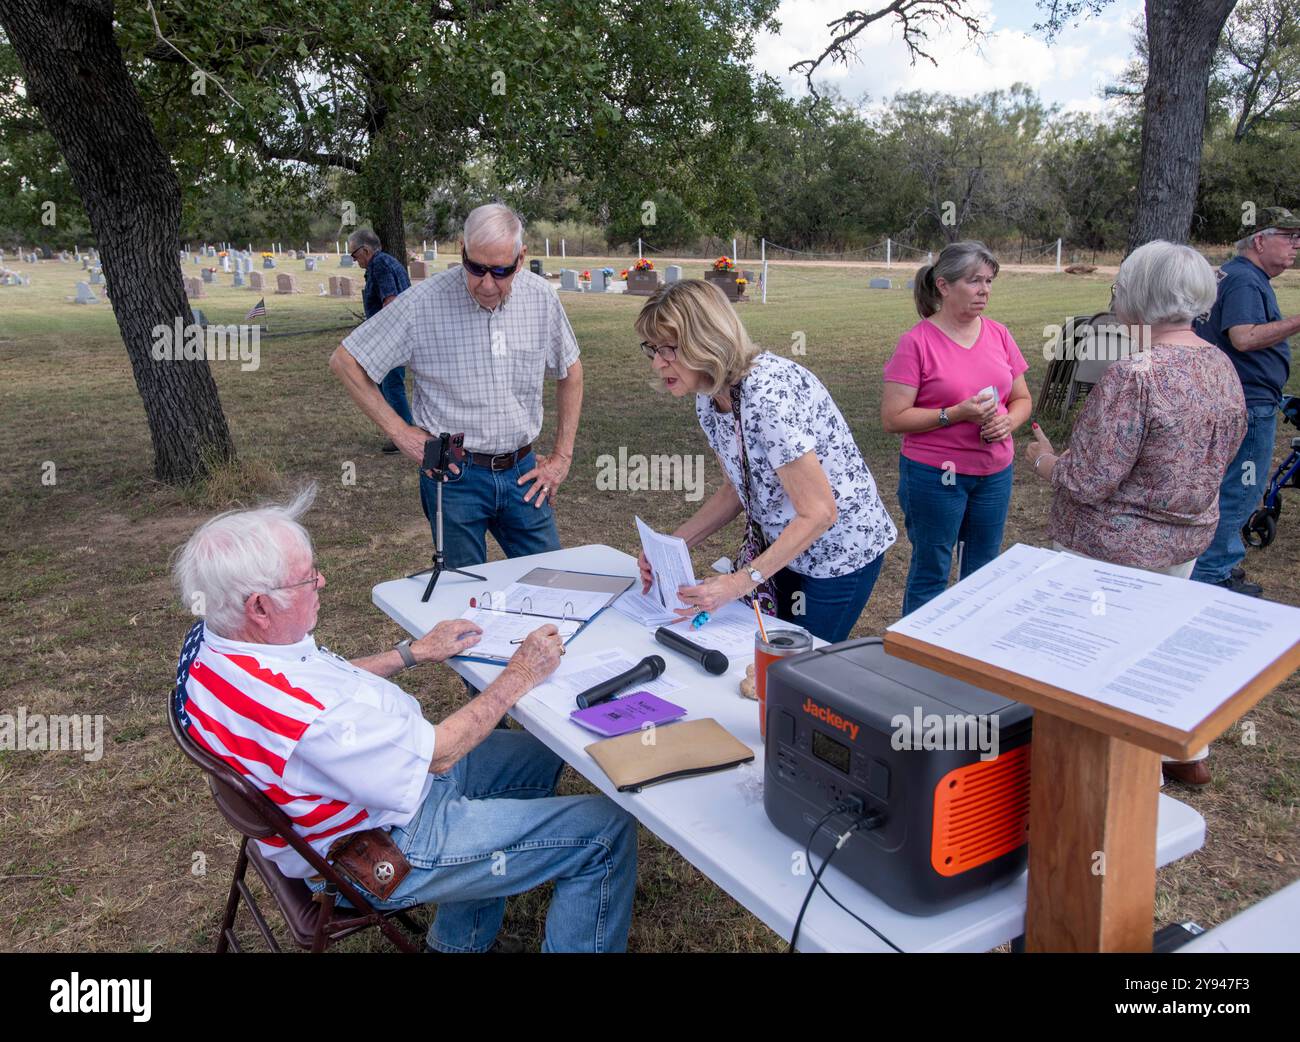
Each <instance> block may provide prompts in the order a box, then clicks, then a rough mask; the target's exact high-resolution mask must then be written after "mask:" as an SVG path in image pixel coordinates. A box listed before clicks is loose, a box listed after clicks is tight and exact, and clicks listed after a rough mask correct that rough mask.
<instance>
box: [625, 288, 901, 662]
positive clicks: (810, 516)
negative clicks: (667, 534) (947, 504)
mask: <svg viewBox="0 0 1300 1042" xmlns="http://www.w3.org/2000/svg"><path fill="white" fill-rule="evenodd" d="M636 328H637V332H638V333H639V334H640V336H641V337H642V343H641V348H642V350H643V351H644V352H645V354H646V356H647V357H648V358H649V359H650V360H651V365H652V366H653V368H654V371H655V374H656V375H657V376H658V377H659V378H660V380H662V382H663V386H664V388H665V389H666V390H667V391H668V393H669V394H671V395H672V396H673V397H675V398H681V397H684V396H685V395H688V394H693V395H694V396H695V411H696V415H697V417H698V419H699V421H700V426H701V427H702V428H703V429H704V434H705V437H707V438H708V441H709V445H710V446H711V447H712V448H713V451H714V452H715V453H716V454H717V456H718V461H719V463H720V464H721V465H722V469H723V473H724V474H725V475H726V477H727V481H726V483H724V484H723V486H722V487H721V488H720V489H719V490H718V491H717V492H716V493H714V494H713V496H711V497H710V498H709V499H708V500H706V501H705V502H704V503H703V505H701V507H700V509H699V510H697V511H696V512H695V515H694V516H693V517H691V518H690V519H689V520H688V521H686V522H684V523H683V524H682V525H680V526H679V527H678V528H677V530H676V532H675V533H674V534H675V535H678V536H680V537H681V538H683V539H685V540H686V543H687V545H688V546H690V547H695V546H697V545H698V544H699V543H701V542H703V541H704V540H705V539H707V538H708V537H709V536H711V535H712V534H713V533H714V532H716V531H718V530H719V529H721V528H723V527H724V526H726V525H727V524H729V523H730V522H731V521H732V520H734V519H735V518H736V517H737V516H739V515H740V514H741V512H742V511H743V512H745V513H746V514H747V516H748V518H749V519H750V520H751V521H752V522H753V523H754V525H755V526H756V528H757V529H758V530H759V531H760V532H761V536H762V544H763V545H760V546H758V547H756V548H755V549H756V550H758V551H761V552H758V553H757V556H756V557H754V559H753V560H752V561H751V562H749V563H748V564H747V565H745V566H744V567H742V568H740V569H738V570H737V571H735V572H733V573H731V574H728V575H719V576H714V577H712V578H709V579H705V580H704V581H703V582H701V583H699V584H698V585H696V586H684V587H682V588H681V589H680V590H679V591H678V595H679V596H680V597H681V598H682V600H684V601H685V602H686V603H687V604H689V605H691V609H690V611H691V612H692V613H693V612H696V611H713V610H715V609H716V608H718V607H720V606H721V605H723V604H726V603H727V602H728V601H733V600H736V599H737V598H739V597H748V596H750V595H751V594H753V593H754V592H755V591H756V590H757V589H758V588H759V587H764V588H765V589H766V588H767V586H768V583H769V581H770V583H771V585H772V587H774V588H775V589H774V592H775V594H776V605H775V607H776V610H777V615H778V616H779V617H780V618H782V619H786V620H788V621H791V622H795V623H798V624H799V625H801V626H803V627H804V628H805V629H807V630H808V631H809V632H810V633H812V634H814V635H815V636H818V637H821V638H822V639H823V640H828V641H832V642H833V641H840V640H843V639H844V638H846V637H847V636H848V635H849V631H850V630H852V629H853V624H854V623H855V622H857V620H858V616H859V615H860V614H861V613H862V609H863V607H864V606H865V605H866V603H867V598H868V597H870V596H871V590H872V587H873V586H874V585H875V582H876V578H877V576H879V574H880V567H881V564H882V563H883V561H884V553H885V551H886V550H887V549H888V548H889V547H890V546H891V545H892V544H893V542H894V540H895V539H896V538H897V536H898V533H897V530H896V529H895V528H894V524H893V522H892V521H891V520H890V518H889V513H888V511H886V510H885V506H884V504H883V503H882V502H881V501H880V496H879V495H878V494H877V492H876V483H875V480H874V479H873V478H872V476H871V471H870V470H868V469H867V464H866V462H865V461H864V460H863V458H862V454H861V453H860V452H859V451H858V447H857V444H856V443H855V442H854V440H853V432H852V431H850V430H849V426H848V424H847V423H846V422H845V420H844V416H843V415H842V414H841V413H840V410H839V408H838V407H837V406H836V404H835V402H834V401H833V400H832V399H831V396H830V392H829V391H827V390H826V388H825V386H824V385H823V384H822V382H821V381H820V380H818V379H817V377H816V376H814V375H813V374H812V373H810V372H809V371H808V370H807V369H805V368H803V367H802V366H800V365H797V364H796V363H794V362H792V361H790V360H789V359H787V358H782V357H781V356H779V355H775V354H772V353H770V352H767V351H760V350H759V349H758V348H757V347H755V346H754V344H753V343H752V342H751V341H750V339H749V336H748V334H746V332H745V327H744V326H742V325H741V324H740V320H739V319H738V318H737V317H736V313H735V309H734V308H733V307H732V306H731V304H729V303H728V302H727V299H726V297H724V296H723V294H722V292H721V290H719V289H717V288H716V287H714V286H712V285H710V284H709V283H707V282H704V281H701V280H686V281H682V282H677V283H674V284H673V285H671V286H666V287H664V288H663V289H661V290H659V291H658V292H657V293H656V294H655V295H654V296H653V297H651V298H650V300H649V301H647V303H646V305H645V307H644V308H642V310H641V313H640V315H639V316H638V317H637V322H636ZM641 577H642V580H643V586H644V588H645V589H646V590H647V591H648V590H649V588H650V581H651V572H650V566H649V564H648V563H647V562H646V560H645V556H644V555H642V558H641Z"/></svg>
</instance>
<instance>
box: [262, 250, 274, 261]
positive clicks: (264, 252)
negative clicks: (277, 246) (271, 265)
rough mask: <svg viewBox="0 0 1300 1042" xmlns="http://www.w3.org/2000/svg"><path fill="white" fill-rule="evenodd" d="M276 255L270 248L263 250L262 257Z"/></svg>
mask: <svg viewBox="0 0 1300 1042" xmlns="http://www.w3.org/2000/svg"><path fill="white" fill-rule="evenodd" d="M274 256H275V254H274V253H272V252H271V251H270V250H263V251H262V258H263V259H265V258H267V257H274Z"/></svg>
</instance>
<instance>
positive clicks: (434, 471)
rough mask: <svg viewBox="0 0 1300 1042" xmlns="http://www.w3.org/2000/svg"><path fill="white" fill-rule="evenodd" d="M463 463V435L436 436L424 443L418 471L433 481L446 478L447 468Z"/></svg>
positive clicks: (444, 434)
mask: <svg viewBox="0 0 1300 1042" xmlns="http://www.w3.org/2000/svg"><path fill="white" fill-rule="evenodd" d="M464 461H465V435H464V434H446V433H443V434H438V435H436V436H431V437H430V438H429V439H428V440H427V441H426V442H425V443H424V460H423V462H421V464H420V469H421V470H422V471H424V472H425V474H427V475H428V476H429V477H431V478H432V479H433V480H435V481H441V480H443V479H444V478H445V477H446V474H447V468H448V467H450V466H451V464H453V463H455V464H457V465H459V464H461V463H463V462H464Z"/></svg>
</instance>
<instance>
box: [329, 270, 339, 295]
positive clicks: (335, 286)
mask: <svg viewBox="0 0 1300 1042" xmlns="http://www.w3.org/2000/svg"><path fill="white" fill-rule="evenodd" d="M338 295H339V277H338V276H337V275H331V276H330V296H331V297H337V296H338Z"/></svg>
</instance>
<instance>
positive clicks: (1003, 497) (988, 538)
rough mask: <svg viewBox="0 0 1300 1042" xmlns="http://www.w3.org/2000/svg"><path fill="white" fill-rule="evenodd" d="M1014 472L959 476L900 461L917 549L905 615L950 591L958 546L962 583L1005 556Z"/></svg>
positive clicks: (903, 499)
mask: <svg viewBox="0 0 1300 1042" xmlns="http://www.w3.org/2000/svg"><path fill="white" fill-rule="evenodd" d="M1011 471H1012V467H1011V466H1008V467H1007V468H1006V469H1005V470H1000V471H998V472H997V473H996V474H985V475H982V476H980V475H973V474H958V473H956V472H955V471H945V470H942V469H941V468H939V467H931V466H928V465H927V464H925V463H917V462H915V461H913V460H910V459H908V458H907V457H906V456H899V458H898V503H899V506H901V507H902V508H903V517H904V519H905V520H906V522H907V538H908V540H909V541H910V542H911V544H912V562H911V564H910V565H908V569H907V591H906V592H905V593H904V594H903V614H904V615H909V614H911V613H912V612H914V611H916V609H917V608H920V607H921V606H922V605H924V604H926V603H927V602H928V601H931V600H933V599H934V598H935V597H938V596H939V594H941V593H943V591H944V590H946V589H947V588H948V573H949V571H951V569H952V552H953V548H954V546H956V544H957V543H959V542H960V543H962V544H964V547H963V549H962V556H961V574H960V578H962V579H965V578H966V576H968V575H970V573H971V572H973V571H975V570H976V569H978V568H982V567H983V566H984V565H986V564H988V563H989V562H990V561H991V560H993V559H994V558H995V557H997V556H998V554H1000V553H1001V552H1002V529H1003V527H1004V526H1005V525H1006V522H1007V508H1008V507H1010V505H1011ZM945 478H946V479H947V481H946V482H945Z"/></svg>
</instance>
